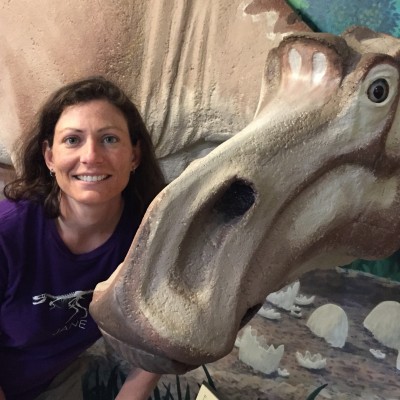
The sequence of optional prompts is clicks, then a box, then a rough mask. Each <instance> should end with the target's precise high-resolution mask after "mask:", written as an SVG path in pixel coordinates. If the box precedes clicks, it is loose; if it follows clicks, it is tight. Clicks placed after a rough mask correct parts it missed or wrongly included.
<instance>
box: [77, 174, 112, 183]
mask: <svg viewBox="0 0 400 400" xmlns="http://www.w3.org/2000/svg"><path fill="white" fill-rule="evenodd" d="M108 177H110V175H74V178H76V179H78V180H79V181H83V182H100V181H104V180H105V179H107V178H108Z"/></svg>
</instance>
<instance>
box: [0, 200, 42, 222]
mask: <svg viewBox="0 0 400 400" xmlns="http://www.w3.org/2000/svg"><path fill="white" fill-rule="evenodd" d="M38 218H43V210H42V206H41V204H39V203H35V202H32V201H29V200H20V201H11V200H2V201H0V226H1V227H5V226H9V225H15V224H21V223H23V222H24V221H26V220H33V221H37V219H38Z"/></svg>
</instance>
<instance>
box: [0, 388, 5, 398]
mask: <svg viewBox="0 0 400 400" xmlns="http://www.w3.org/2000/svg"><path fill="white" fill-rule="evenodd" d="M0 400H6V395H5V394H4V392H3V390H2V388H1V387H0Z"/></svg>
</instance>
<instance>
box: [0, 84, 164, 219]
mask: <svg viewBox="0 0 400 400" xmlns="http://www.w3.org/2000/svg"><path fill="white" fill-rule="evenodd" d="M102 99H104V100H107V101H108V102H110V103H111V104H113V105H114V106H115V107H117V108H118V109H119V110H120V111H121V112H122V114H123V115H124V116H125V118H126V121H127V123H128V129H129V136H130V139H131V142H132V145H137V144H138V145H139V146H140V150H141V162H140V165H139V166H138V168H137V169H136V170H135V174H134V176H131V177H130V179H129V183H128V185H127V187H126V188H125V189H124V191H123V196H124V198H125V201H127V200H128V201H129V203H130V204H134V205H135V207H136V208H138V209H137V211H138V212H140V214H141V215H143V214H144V212H145V210H146V208H147V206H148V205H149V204H150V202H151V201H152V200H153V199H154V197H155V196H156V195H157V194H158V193H159V192H160V191H161V190H162V189H163V187H164V186H165V180H164V176H163V174H162V172H161V169H160V167H159V165H158V163H157V160H156V157H155V154H154V147H153V144H152V141H151V138H150V135H149V132H148V131H147V128H146V126H145V124H144V122H143V119H142V117H141V115H140V113H139V111H138V110H137V108H136V106H135V105H134V104H133V103H132V101H131V100H130V99H129V98H128V97H127V96H126V94H125V93H124V92H123V91H122V90H121V89H120V88H119V87H118V86H117V85H115V84H114V83H112V82H111V81H109V80H107V79H105V78H103V77H101V76H95V77H89V78H86V79H83V80H79V81H76V82H72V83H70V84H67V85H65V86H63V87H61V88H60V89H59V90H57V91H56V92H55V93H53V94H52V95H51V96H50V97H49V99H48V100H47V101H46V102H45V104H44V105H43V106H42V108H41V109H40V110H39V112H38V114H37V116H36V119H35V121H34V123H33V125H32V127H31V129H30V130H29V131H28V132H27V133H26V134H25V135H23V136H22V138H21V140H20V143H19V146H18V149H17V151H16V162H15V164H16V166H17V170H18V171H19V173H18V177H17V179H15V180H14V181H12V182H10V183H9V184H7V185H6V186H5V188H4V195H5V197H6V198H7V199H9V200H13V201H19V200H24V199H28V200H31V201H37V202H41V203H42V204H43V205H44V209H45V213H46V215H47V216H48V217H50V218H56V217H57V216H59V215H60V188H59V187H58V185H57V183H56V181H55V179H54V178H52V177H51V176H50V174H49V170H48V168H47V166H46V163H45V160H44V157H43V153H42V148H43V143H44V142H45V141H46V140H47V141H48V143H49V146H50V147H51V146H52V145H53V138H54V128H55V126H56V124H57V121H58V120H59V118H60V116H61V114H62V112H63V111H64V110H65V108H66V107H68V106H72V105H76V104H79V103H86V102H89V101H92V100H102ZM131 202H133V203H131Z"/></svg>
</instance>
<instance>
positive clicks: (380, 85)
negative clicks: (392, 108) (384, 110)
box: [367, 78, 389, 103]
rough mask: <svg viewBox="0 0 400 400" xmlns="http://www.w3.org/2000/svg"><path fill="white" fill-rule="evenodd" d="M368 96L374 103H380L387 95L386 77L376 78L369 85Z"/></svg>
mask: <svg viewBox="0 0 400 400" xmlns="http://www.w3.org/2000/svg"><path fill="white" fill-rule="evenodd" d="M367 94H368V98H369V99H370V100H371V101H373V102H374V103H382V102H383V101H385V100H386V99H387V97H388V96H389V84H388V82H387V80H386V79H382V78H381V79H377V80H376V81H374V82H372V83H371V85H369V88H368V90H367Z"/></svg>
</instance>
